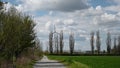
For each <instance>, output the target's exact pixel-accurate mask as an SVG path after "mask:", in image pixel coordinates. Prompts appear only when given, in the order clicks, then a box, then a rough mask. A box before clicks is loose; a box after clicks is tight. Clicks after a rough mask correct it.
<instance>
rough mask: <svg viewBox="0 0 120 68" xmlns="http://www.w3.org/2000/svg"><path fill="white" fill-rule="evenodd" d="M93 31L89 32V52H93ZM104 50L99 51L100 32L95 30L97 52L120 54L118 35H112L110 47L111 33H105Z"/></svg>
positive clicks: (119, 38) (119, 37)
mask: <svg viewBox="0 0 120 68" xmlns="http://www.w3.org/2000/svg"><path fill="white" fill-rule="evenodd" d="M94 35H95V33H94V32H91V39H90V43H91V54H95V46H94V42H95V41H94V40H95V37H94ZM105 42H106V51H104V52H102V51H101V41H100V32H99V31H97V32H96V50H97V54H103V53H104V54H115V55H116V54H117V55H120V36H116V37H114V40H113V43H114V44H113V47H112V38H111V34H110V32H108V33H107V39H106V41H105Z"/></svg>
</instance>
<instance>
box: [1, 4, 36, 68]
mask: <svg viewBox="0 0 120 68" xmlns="http://www.w3.org/2000/svg"><path fill="white" fill-rule="evenodd" d="M3 6H4V3H3V2H0V63H1V62H3V61H8V63H9V62H11V63H12V62H14V61H15V59H17V58H18V57H19V56H20V55H21V54H22V53H23V52H25V51H27V50H28V49H30V48H33V47H34V46H35V33H34V26H35V24H34V21H33V20H32V18H31V17H30V16H28V15H26V14H23V13H21V12H19V11H18V10H17V9H16V8H14V7H11V8H9V9H7V10H6V9H4V8H3ZM7 68H9V67H7Z"/></svg>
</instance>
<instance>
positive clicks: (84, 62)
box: [48, 56, 120, 68]
mask: <svg viewBox="0 0 120 68" xmlns="http://www.w3.org/2000/svg"><path fill="white" fill-rule="evenodd" d="M48 57H49V58H50V59H54V60H59V61H63V62H64V63H67V64H69V65H68V68H119V67H120V63H119V61H120V59H119V58H120V57H119V56H48ZM71 61H72V62H71ZM76 66H77V67H76ZM81 66H83V67H81Z"/></svg>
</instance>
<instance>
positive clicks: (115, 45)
mask: <svg viewBox="0 0 120 68" xmlns="http://www.w3.org/2000/svg"><path fill="white" fill-rule="evenodd" d="M116 42H117V39H116V37H115V38H114V47H113V50H114V54H117V44H116Z"/></svg>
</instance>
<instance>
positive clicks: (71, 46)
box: [69, 32, 75, 55]
mask: <svg viewBox="0 0 120 68" xmlns="http://www.w3.org/2000/svg"><path fill="white" fill-rule="evenodd" d="M74 44H75V39H74V34H73V33H72V32H71V34H70V35H69V47H70V54H71V55H72V54H73V52H74Z"/></svg>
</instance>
